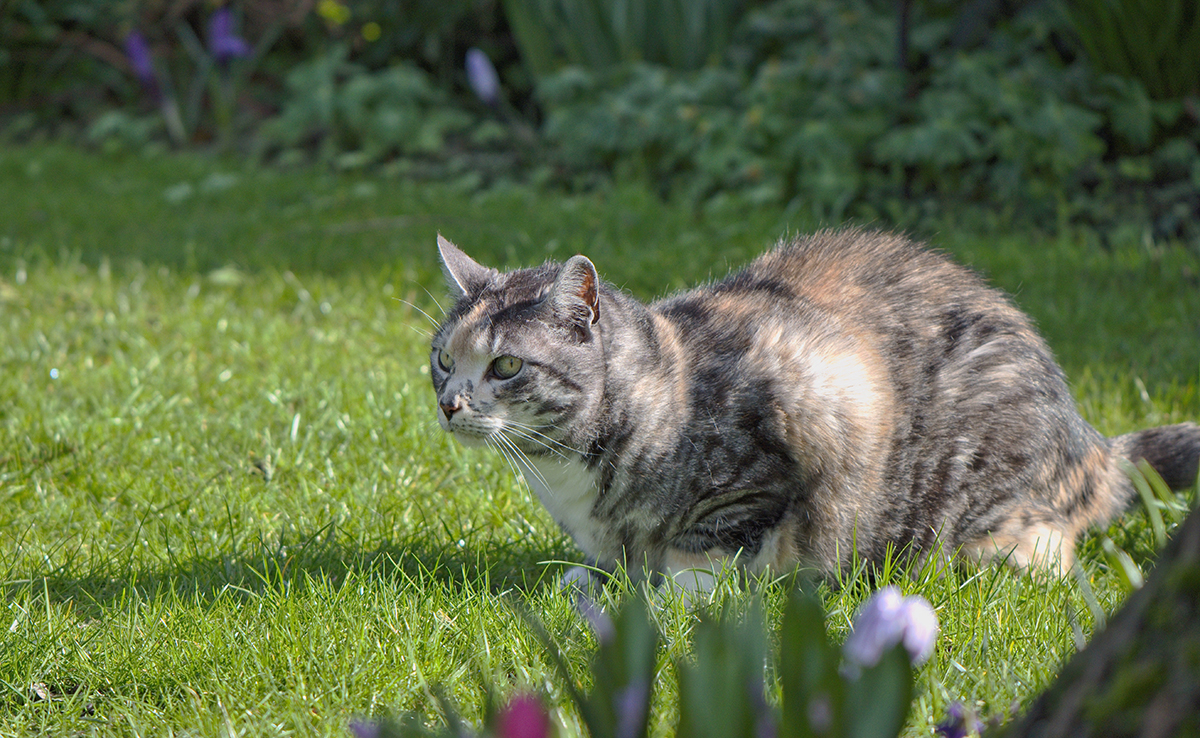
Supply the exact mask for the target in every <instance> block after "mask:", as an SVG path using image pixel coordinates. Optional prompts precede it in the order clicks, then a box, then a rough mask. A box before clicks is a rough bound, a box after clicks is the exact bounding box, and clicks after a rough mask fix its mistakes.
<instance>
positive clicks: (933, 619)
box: [843, 587, 938, 668]
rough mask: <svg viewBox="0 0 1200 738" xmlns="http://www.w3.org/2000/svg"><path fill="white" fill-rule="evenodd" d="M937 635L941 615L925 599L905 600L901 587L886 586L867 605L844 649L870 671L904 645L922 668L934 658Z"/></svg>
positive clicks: (913, 597) (857, 665)
mask: <svg viewBox="0 0 1200 738" xmlns="http://www.w3.org/2000/svg"><path fill="white" fill-rule="evenodd" d="M937 633H938V622H937V615H936V614H935V613H934V612H933V607H931V606H930V604H929V602H928V601H927V600H926V599H925V598H924V597H919V596H915V595H914V596H912V597H904V596H903V595H901V594H900V590H899V589H898V588H896V587H884V588H883V589H881V590H879V591H878V592H876V593H875V594H873V595H871V599H869V600H867V604H865V605H863V608H862V611H861V612H860V613H859V614H858V618H857V619H856V620H855V622H854V630H853V632H851V633H850V636H849V637H848V638H847V639H846V643H845V645H844V646H843V649H844V651H845V654H846V660H847V661H849V662H850V663H851V664H852V665H853V666H855V667H858V668H870V667H872V666H874V665H875V664H877V663H879V659H881V658H883V654H884V653H885V652H886V651H887V650H888V649H890V648H892V647H893V646H895V645H896V644H898V643H903V644H904V649H905V650H906V651H908V655H909V658H911V659H912V662H913V665H914V666H920V665H921V664H923V663H925V661H927V660H928V659H929V657H930V656H931V655H933V645H934V642H935V641H936V640H937Z"/></svg>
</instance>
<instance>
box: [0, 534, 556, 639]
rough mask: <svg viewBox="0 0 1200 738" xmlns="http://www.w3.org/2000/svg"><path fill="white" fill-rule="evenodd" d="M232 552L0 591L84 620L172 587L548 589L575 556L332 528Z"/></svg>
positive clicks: (43, 579)
mask: <svg viewBox="0 0 1200 738" xmlns="http://www.w3.org/2000/svg"><path fill="white" fill-rule="evenodd" d="M239 548H240V550H234V551H232V552H230V553H222V554H221V555H219V556H216V557H199V558H197V557H192V558H187V559H181V560H175V561H172V562H171V563H169V564H167V565H165V566H160V567H153V566H144V565H136V564H129V565H125V566H122V565H120V564H119V563H117V562H115V561H113V560H110V561H109V562H108V563H107V565H102V566H99V567H94V568H93V570H92V571H72V570H71V569H70V567H69V566H68V567H63V569H64V570H60V571H59V572H56V573H49V574H45V575H44V576H38V577H35V578H33V579H23V580H10V581H9V582H7V583H6V584H8V585H9V586H0V592H3V595H4V597H5V598H6V599H9V600H11V599H13V598H15V597H20V596H21V591H22V590H24V589H26V588H27V587H33V589H34V590H35V592H37V593H38V594H41V592H44V593H45V595H44V596H46V597H48V598H49V599H50V601H51V602H60V603H65V602H70V603H72V607H73V608H74V609H75V610H77V611H79V613H80V614H81V615H83V616H84V617H93V616H98V615H99V614H100V613H101V612H102V611H104V610H106V609H108V608H110V607H112V606H114V605H116V604H118V603H120V602H122V601H125V600H128V599H129V598H130V596H131V595H136V596H137V598H138V599H145V598H154V597H157V596H159V595H162V594H165V593H174V594H175V595H177V596H179V597H180V599H185V600H196V601H200V602H205V603H207V602H211V601H213V600H215V599H216V598H218V597H220V596H228V595H230V594H232V595H233V596H235V597H236V596H245V597H247V598H253V597H257V596H259V595H263V594H267V593H271V592H279V591H287V590H290V589H292V588H304V587H308V586H310V585H313V584H323V585H327V586H330V587H333V588H335V589H336V588H338V587H340V586H342V585H343V584H345V583H346V582H347V580H349V579H356V580H358V581H362V580H364V579H365V580H378V581H383V582H387V583H390V584H405V585H408V584H411V585H413V586H416V587H420V588H425V587H429V586H439V587H442V588H446V589H450V590H453V591H465V590H474V591H488V592H492V593H494V594H498V593H502V592H517V593H523V594H532V593H534V592H536V591H538V590H541V589H544V588H546V587H555V586H556V580H557V577H558V574H559V572H560V571H561V570H562V568H563V566H565V564H558V563H557V562H566V561H571V560H572V557H578V553H576V552H572V551H571V550H569V549H567V548H565V547H562V548H540V549H539V548H536V547H528V548H527V547H519V546H513V545H511V544H510V545H507V546H501V545H498V544H490V545H489V544H484V545H480V546H474V545H471V544H464V545H461V546H460V545H457V544H446V543H440V542H437V541H434V540H432V539H431V538H422V537H413V538H411V539H409V540H405V541H383V542H381V543H379V544H378V545H374V546H367V547H364V546H361V545H358V544H356V543H354V542H351V541H345V540H339V537H338V535H337V534H336V532H335V529H334V527H333V526H332V525H327V526H325V527H324V528H322V529H321V530H319V531H317V532H316V533H314V534H312V535H310V536H309V537H308V538H307V540H306V541H304V542H302V543H298V544H295V545H291V544H289V545H285V546H270V545H267V544H266V543H265V542H263V541H259V542H257V545H249V546H242V547H239ZM12 585H26V586H12Z"/></svg>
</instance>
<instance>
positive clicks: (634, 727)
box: [613, 680, 650, 738]
mask: <svg viewBox="0 0 1200 738" xmlns="http://www.w3.org/2000/svg"><path fill="white" fill-rule="evenodd" d="M613 702H614V703H615V704H614V705H613V707H614V708H615V709H616V713H617V732H616V735H617V738H635V736H637V735H638V734H639V733H640V732H641V729H642V728H643V727H644V726H645V725H646V708H647V707H649V706H650V685H649V684H647V683H646V682H645V681H643V680H638V681H636V682H634V683H633V684H630V685H629V686H627V687H625V689H622V690H621V691H619V692H617V693H616V694H615V695H613Z"/></svg>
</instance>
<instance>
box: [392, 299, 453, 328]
mask: <svg viewBox="0 0 1200 738" xmlns="http://www.w3.org/2000/svg"><path fill="white" fill-rule="evenodd" d="M392 299H393V300H395V301H396V302H400V303H404V304H405V305H408V306H409V307H410V308H412V309H413V310H416V311H417V312H418V313H420V314H421V315H424V316H425V318H426V319H427V320H428V321H429V322H430V323H432V324H433V327H434V328H437V327H439V326H441V323H440V322H439V321H438V320H437V318H434V317H433V316H432V315H430V314H429V313H427V312H425V311H424V310H422V309H421V308H420V307H419V306H418V305H417V304H416V303H412V302H409V301H408V300H404V299H401V298H399V297H393V298H392ZM434 302H437V300H434ZM438 307H439V308H441V305H438ZM442 312H443V313H444V312H445V310H443V311H442Z"/></svg>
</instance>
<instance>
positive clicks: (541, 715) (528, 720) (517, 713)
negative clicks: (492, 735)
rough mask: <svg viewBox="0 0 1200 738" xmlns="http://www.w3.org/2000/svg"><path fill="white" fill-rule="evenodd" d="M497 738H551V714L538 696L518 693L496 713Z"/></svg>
mask: <svg viewBox="0 0 1200 738" xmlns="http://www.w3.org/2000/svg"><path fill="white" fill-rule="evenodd" d="M496 736H497V738H549V736H550V716H549V715H547V714H546V710H545V708H543V707H542V703H541V702H540V701H539V700H538V698H537V697H534V696H533V695H531V694H523V695H517V696H516V697H514V698H513V699H512V701H511V702H509V703H508V704H507V705H505V706H504V707H502V708H501V709H500V712H499V713H497V715H496Z"/></svg>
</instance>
